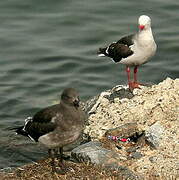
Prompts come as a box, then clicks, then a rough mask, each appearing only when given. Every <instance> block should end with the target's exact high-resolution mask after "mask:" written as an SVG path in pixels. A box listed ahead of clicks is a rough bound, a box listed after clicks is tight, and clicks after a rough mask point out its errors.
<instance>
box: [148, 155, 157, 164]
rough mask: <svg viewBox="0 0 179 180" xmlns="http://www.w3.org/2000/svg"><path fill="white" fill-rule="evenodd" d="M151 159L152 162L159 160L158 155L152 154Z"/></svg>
mask: <svg viewBox="0 0 179 180" xmlns="http://www.w3.org/2000/svg"><path fill="white" fill-rule="evenodd" d="M149 160H150V162H152V163H155V162H156V161H157V157H156V156H151V157H149Z"/></svg>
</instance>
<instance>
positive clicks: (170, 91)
mask: <svg viewBox="0 0 179 180" xmlns="http://www.w3.org/2000/svg"><path fill="white" fill-rule="evenodd" d="M84 109H85V110H86V111H87V113H88V115H89V118H88V125H87V126H86V129H85V133H86V134H89V135H90V137H91V139H92V141H94V142H93V143H92V142H90V144H89V143H88V144H86V145H82V146H81V147H80V146H79V147H77V148H76V149H74V150H73V151H72V156H74V157H75V158H77V159H78V160H79V161H82V160H84V161H87V160H88V161H91V162H92V163H95V164H102V165H104V166H109V167H112V168H119V169H121V166H123V167H125V168H126V167H127V169H128V170H130V171H132V172H135V173H134V174H135V175H136V174H137V175H138V176H140V177H143V178H146V179H147V178H149V179H150V177H149V174H150V175H151V173H152V175H153V176H154V177H156V178H162V179H163V178H164V177H165V178H173V179H175V178H177V177H179V131H178V128H179V79H175V80H172V79H170V78H167V79H166V80H164V81H163V82H161V83H159V84H158V85H153V86H151V87H144V86H141V88H140V89H135V90H134V91H133V92H132V93H131V92H130V91H129V90H128V89H127V88H126V87H124V86H116V87H114V88H112V89H111V90H108V91H105V92H102V93H101V94H100V95H98V96H96V97H94V98H93V99H91V100H89V101H87V102H86V104H85V106H84ZM97 142H98V143H97ZM99 142H100V143H99ZM107 150H108V151H107ZM125 168H124V169H123V172H127V171H128V170H126V169H125ZM128 172H129V171H128ZM134 174H133V175H134ZM126 177H127V176H126ZM131 177H132V176H131ZM133 179H135V178H133Z"/></svg>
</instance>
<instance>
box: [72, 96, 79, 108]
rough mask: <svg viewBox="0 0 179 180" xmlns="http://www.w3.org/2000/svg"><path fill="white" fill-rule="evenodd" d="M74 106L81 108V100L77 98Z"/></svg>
mask: <svg viewBox="0 0 179 180" xmlns="http://www.w3.org/2000/svg"><path fill="white" fill-rule="evenodd" d="M73 104H74V106H75V107H79V106H80V100H79V98H76V99H75V100H74V101H73Z"/></svg>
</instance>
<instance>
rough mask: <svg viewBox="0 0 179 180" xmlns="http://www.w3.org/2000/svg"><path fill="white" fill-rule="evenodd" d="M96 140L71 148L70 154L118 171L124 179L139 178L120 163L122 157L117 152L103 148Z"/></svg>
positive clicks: (81, 160)
mask: <svg viewBox="0 0 179 180" xmlns="http://www.w3.org/2000/svg"><path fill="white" fill-rule="evenodd" d="M101 145H102V144H101V143H100V142H98V141H91V142H88V143H86V144H83V145H81V146H79V147H77V148H75V149H73V150H72V152H71V156H72V157H73V158H74V159H76V160H78V161H79V162H91V163H93V164H95V165H101V166H103V167H104V168H107V169H109V168H110V169H113V170H117V171H119V173H120V174H121V175H122V176H123V177H124V179H131V180H133V179H134V180H135V179H139V177H138V176H136V175H135V174H134V173H133V172H132V171H131V170H130V169H128V168H127V167H125V166H123V165H121V161H122V160H124V158H125V157H122V155H120V154H119V153H116V152H114V151H111V150H108V149H105V148H103V147H102V146H101Z"/></svg>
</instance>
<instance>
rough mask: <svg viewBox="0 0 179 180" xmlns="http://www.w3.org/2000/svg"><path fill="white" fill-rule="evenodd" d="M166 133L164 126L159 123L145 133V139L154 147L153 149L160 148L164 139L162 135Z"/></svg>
mask: <svg viewBox="0 0 179 180" xmlns="http://www.w3.org/2000/svg"><path fill="white" fill-rule="evenodd" d="M163 133H164V128H163V126H162V125H161V124H160V123H159V122H156V123H155V124H153V125H152V126H150V127H149V128H148V129H147V130H146V131H145V137H146V140H147V142H148V143H149V144H150V145H151V146H152V147H153V148H158V147H159V145H160V141H161V139H162V134H163Z"/></svg>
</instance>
